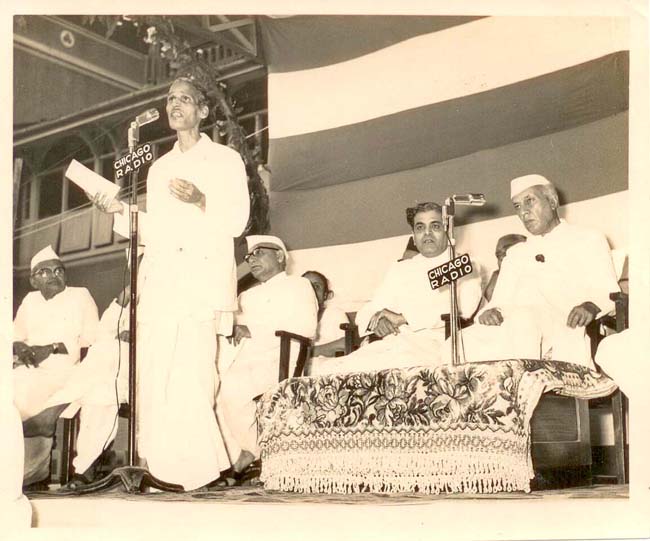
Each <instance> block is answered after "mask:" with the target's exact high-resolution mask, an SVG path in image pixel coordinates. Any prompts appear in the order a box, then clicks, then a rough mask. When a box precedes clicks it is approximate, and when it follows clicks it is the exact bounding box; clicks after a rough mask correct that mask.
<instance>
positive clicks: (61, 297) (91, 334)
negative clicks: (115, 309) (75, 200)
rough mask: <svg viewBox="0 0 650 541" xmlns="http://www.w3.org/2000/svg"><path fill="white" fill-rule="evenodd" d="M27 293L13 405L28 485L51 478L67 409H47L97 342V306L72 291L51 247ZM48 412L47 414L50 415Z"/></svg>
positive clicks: (19, 325)
mask: <svg viewBox="0 0 650 541" xmlns="http://www.w3.org/2000/svg"><path fill="white" fill-rule="evenodd" d="M30 266H31V276H30V284H31V285H32V287H33V288H35V289H36V290H37V291H32V292H31V293H28V294H27V296H26V297H25V298H24V299H23V302H22V303H21V304H20V306H19V308H18V312H17V313H16V319H15V320H14V343H13V350H14V370H13V379H14V403H15V405H16V407H17V408H18V411H19V412H20V417H21V419H22V421H23V429H24V432H25V478H24V479H25V484H33V483H39V482H45V481H46V480H47V478H48V477H49V462H50V452H51V450H52V437H53V435H54V430H55V427H56V419H57V418H58V416H59V415H60V413H61V411H62V410H63V409H64V408H65V406H57V407H54V408H48V407H47V400H48V398H49V397H50V396H51V395H53V394H54V393H55V392H56V391H58V390H59V389H61V388H62V387H63V386H64V385H65V383H66V381H67V380H68V378H69V376H70V373H71V371H72V370H73V367H74V365H75V364H77V363H78V362H79V358H80V354H81V348H82V347H87V346H89V345H90V344H91V343H92V341H93V340H94V338H95V333H96V331H97V324H98V317H97V305H96V304H95V301H94V300H93V298H92V297H91V296H90V293H89V292H88V290H87V289H86V288H85V287H68V286H67V284H66V276H65V267H64V266H63V263H62V262H61V260H60V259H59V256H58V255H57V254H56V253H55V252H54V250H52V247H51V246H48V247H46V248H44V249H43V250H41V251H40V252H38V253H37V254H36V255H35V256H34V257H33V258H32V261H31V265H30ZM46 408H47V409H46Z"/></svg>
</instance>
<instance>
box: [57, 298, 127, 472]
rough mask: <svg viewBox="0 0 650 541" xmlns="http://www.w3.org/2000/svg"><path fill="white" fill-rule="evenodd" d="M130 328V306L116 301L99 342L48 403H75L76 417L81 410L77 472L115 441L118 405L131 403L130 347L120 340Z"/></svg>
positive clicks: (106, 314) (105, 315) (102, 324)
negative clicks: (129, 389)
mask: <svg viewBox="0 0 650 541" xmlns="http://www.w3.org/2000/svg"><path fill="white" fill-rule="evenodd" d="M128 329H129V306H128V305H127V306H125V307H122V306H121V305H120V304H118V303H117V302H116V301H113V302H112V303H111V304H110V305H109V306H108V308H106V310H105V311H104V313H103V314H102V318H101V319H100V321H99V326H98V332H97V340H95V342H94V343H93V345H92V346H91V347H90V349H89V350H88V354H87V355H86V358H85V359H84V360H83V362H81V363H79V364H78V365H76V366H75V367H74V368H73V369H72V370H71V372H70V375H69V377H68V380H67V382H66V384H65V385H64V386H63V388H61V389H60V390H59V391H57V392H56V393H54V395H52V396H51V397H50V398H49V400H48V402H47V404H46V406H47V407H50V406H55V405H57V404H68V403H72V404H74V406H76V409H75V410H74V411H73V412H72V413H73V414H74V412H75V411H76V410H77V409H78V408H79V407H81V414H80V427H79V435H78V437H77V446H76V450H77V455H76V456H75V458H74V461H73V465H74V468H75V471H76V472H79V473H83V472H85V471H86V470H87V469H88V468H89V467H90V466H91V465H92V463H93V462H94V461H95V460H96V459H97V458H98V457H99V455H100V454H101V453H102V451H103V450H104V449H105V448H106V447H107V446H108V445H109V444H110V443H111V442H112V441H113V439H115V435H116V433H117V410H118V405H119V403H120V402H126V401H127V400H128V376H129V344H128V342H123V341H120V340H118V339H117V335H118V333H121V332H122V331H128ZM67 411H68V410H66V412H67ZM64 415H65V413H64Z"/></svg>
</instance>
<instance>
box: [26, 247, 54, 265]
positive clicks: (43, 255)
mask: <svg viewBox="0 0 650 541" xmlns="http://www.w3.org/2000/svg"><path fill="white" fill-rule="evenodd" d="M52 259H58V260H59V261H60V260H61V258H60V257H59V256H58V255H56V252H55V251H54V250H53V249H52V246H51V245H48V246H46V247H45V248H43V249H42V250H41V251H40V252H38V253H37V254H36V255H35V256H34V257H32V261H31V263H30V270H34V267H36V265H38V264H39V263H42V262H43V261H51V260H52Z"/></svg>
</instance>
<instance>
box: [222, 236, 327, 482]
mask: <svg viewBox="0 0 650 541" xmlns="http://www.w3.org/2000/svg"><path fill="white" fill-rule="evenodd" d="M246 241H247V245H248V255H247V256H246V258H245V260H246V262H247V263H248V266H249V267H250V269H251V273H252V274H253V276H254V277H255V279H256V280H257V281H258V282H260V283H259V285H257V286H253V287H252V288H250V289H248V290H246V291H244V292H243V293H242V294H241V295H240V296H239V299H238V303H239V311H238V312H236V313H235V325H234V327H233V335H232V338H231V339H230V342H231V344H230V345H228V344H224V345H223V346H224V347H223V348H222V347H221V344H220V349H219V358H218V364H217V366H218V371H219V377H220V380H221V386H220V389H219V392H218V395H217V414H218V418H219V422H220V426H221V429H222V433H223V436H224V441H225V443H226V448H227V450H228V454H229V456H230V459H231V461H232V462H233V467H232V469H233V471H234V475H235V476H237V475H238V474H241V472H243V471H244V470H245V469H246V468H247V467H248V466H249V465H250V464H251V463H252V462H253V461H254V460H255V459H256V458H259V448H258V446H257V425H256V421H255V413H256V404H255V401H254V399H255V398H256V397H258V396H259V395H261V394H263V393H265V392H266V391H268V390H269V389H271V388H272V387H273V386H274V385H275V384H276V383H277V382H278V370H279V357H280V339H279V338H278V337H277V336H275V331H277V330H284V331H288V332H291V333H294V334H299V335H302V336H305V337H307V338H313V337H314V336H315V334H316V325H317V320H316V318H317V313H318V304H317V302H316V296H315V295H314V291H313V289H312V286H311V284H310V282H309V280H307V279H306V278H302V277H301V276H289V275H287V273H286V271H285V269H286V266H287V259H288V253H287V249H286V247H285V245H284V243H283V242H282V241H281V240H280V239H279V238H277V237H273V236H271V235H251V236H249V237H247V238H246Z"/></svg>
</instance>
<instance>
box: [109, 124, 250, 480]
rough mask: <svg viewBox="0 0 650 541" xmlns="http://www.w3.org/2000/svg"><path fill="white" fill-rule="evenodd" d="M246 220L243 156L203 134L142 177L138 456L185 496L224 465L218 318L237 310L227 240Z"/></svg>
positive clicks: (121, 229) (123, 230)
mask: <svg viewBox="0 0 650 541" xmlns="http://www.w3.org/2000/svg"><path fill="white" fill-rule="evenodd" d="M173 178H181V179H185V180H188V181H190V182H192V183H194V184H195V185H196V186H197V188H198V189H199V190H201V191H202V192H203V193H204V194H205V197H206V206H205V212H203V211H201V209H199V208H198V207H197V206H195V205H192V204H188V203H184V202H182V201H179V200H178V199H176V198H175V197H174V196H172V195H171V194H170V193H169V181H170V180H171V179H173ZM248 215H249V198H248V184H247V177H246V171H245V168H244V164H243V162H242V160H241V157H240V156H239V154H238V153H237V152H236V151H234V150H232V149H231V148H228V147H226V146H223V145H219V144H216V143H213V142H212V141H211V140H210V138H209V137H207V136H206V135H203V134H202V135H201V139H200V140H199V141H198V142H197V143H196V144H195V145H194V146H193V147H192V148H190V149H189V150H188V151H186V152H181V150H180V148H179V147H178V143H176V145H175V146H174V148H173V149H172V150H171V151H170V152H169V153H167V154H165V155H164V156H162V157H161V158H159V159H158V160H157V161H156V162H155V163H154V164H153V165H152V166H151V169H150V170H149V176H148V178H147V212H146V213H140V214H139V220H140V226H141V228H140V242H141V243H142V244H144V245H145V255H144V259H143V262H142V266H141V272H142V275H143V283H142V287H141V288H140V295H139V301H138V328H137V340H138V342H137V343H138V385H139V393H140V407H139V426H140V436H139V452H140V455H141V456H143V457H144V458H146V459H147V463H148V466H149V468H150V470H151V472H152V474H153V475H155V476H156V477H158V478H160V479H162V480H164V481H167V482H172V483H177V484H181V485H183V486H184V487H185V489H188V490H189V489H193V488H197V487H199V486H202V485H204V484H206V483H208V482H210V481H212V480H213V479H215V478H216V477H218V476H219V472H220V471H221V470H224V469H227V468H228V467H229V466H230V464H229V461H228V457H227V454H226V451H225V447H224V445H223V441H222V438H221V435H220V433H219V429H218V426H217V422H216V419H215V416H214V393H215V391H214V389H215V386H216V370H215V366H214V359H215V355H216V347H217V346H216V335H215V330H216V329H215V324H217V323H219V322H218V321H217V320H216V319H215V317H220V314H221V312H232V311H234V310H236V306H237V304H236V288H237V275H236V267H235V258H234V244H233V238H235V237H237V236H239V235H240V234H241V233H242V231H243V229H244V227H245V226H246V223H247V221H248ZM128 223H129V217H128V215H127V213H126V212H125V213H124V214H123V215H122V216H120V215H116V219H115V229H116V231H117V232H118V233H120V234H122V235H124V236H127V235H128ZM224 319H226V318H224Z"/></svg>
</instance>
